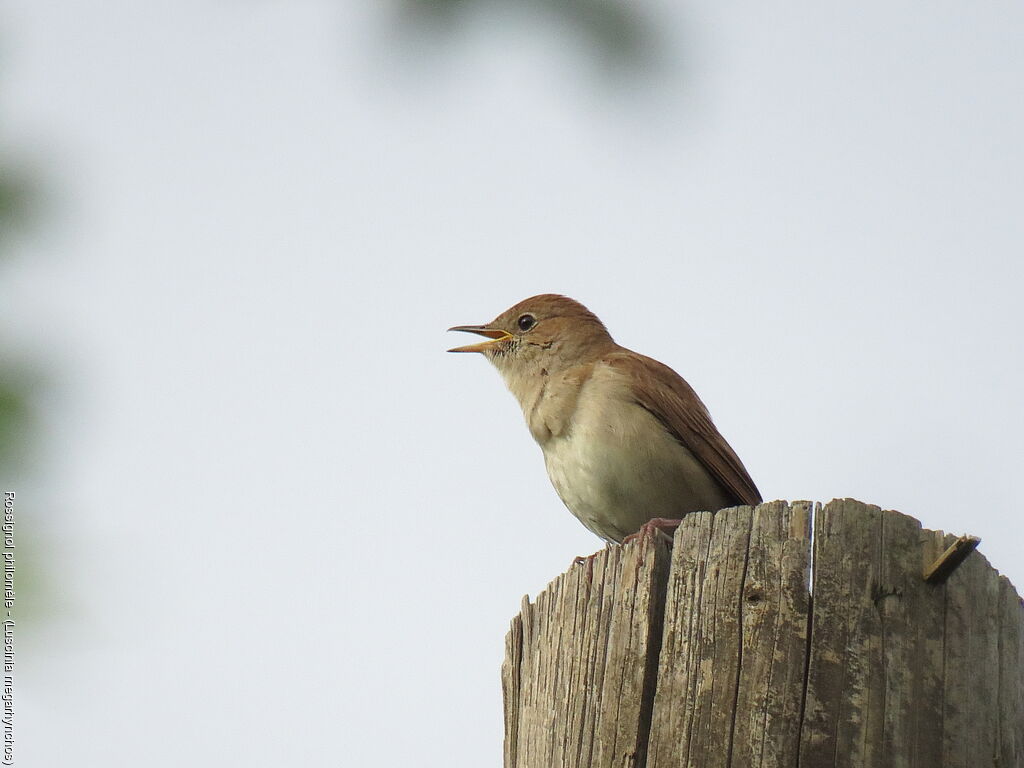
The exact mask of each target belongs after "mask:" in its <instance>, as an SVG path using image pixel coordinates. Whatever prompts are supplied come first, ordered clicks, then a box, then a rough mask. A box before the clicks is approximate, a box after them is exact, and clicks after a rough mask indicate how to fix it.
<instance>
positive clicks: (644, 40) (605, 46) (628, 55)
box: [401, 0, 660, 72]
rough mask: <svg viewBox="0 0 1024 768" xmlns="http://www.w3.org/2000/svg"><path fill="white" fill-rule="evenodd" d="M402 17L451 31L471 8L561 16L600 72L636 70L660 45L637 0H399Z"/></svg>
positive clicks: (653, 25)
mask: <svg viewBox="0 0 1024 768" xmlns="http://www.w3.org/2000/svg"><path fill="white" fill-rule="evenodd" d="M401 2H402V5H401V9H402V14H401V18H402V21H403V22H405V23H406V24H407V25H411V26H413V27H415V28H417V29H433V30H438V31H453V30H455V29H457V28H459V27H461V26H465V23H466V21H467V19H468V15H469V14H470V13H476V12H487V11H488V10H504V9H506V8H508V9H514V10H517V11H520V12H527V13H530V14H531V15H535V16H536V15H539V16H540V17H541V18H540V21H541V22H543V23H549V22H550V21H555V22H561V24H562V25H563V26H565V27H566V28H568V29H570V30H572V31H573V32H575V33H576V34H577V35H578V36H579V37H580V38H582V40H583V41H584V42H585V43H586V44H587V46H588V48H589V49H590V51H591V53H592V54H593V57H594V60H595V61H596V62H597V63H599V64H600V65H601V69H602V70H603V71H605V72H610V71H621V70H634V71H635V70H638V69H639V68H640V65H644V64H649V63H651V62H652V61H653V60H654V59H655V58H656V57H657V53H658V50H659V47H660V45H659V39H658V35H657V29H658V27H657V24H656V23H655V20H654V19H652V18H651V16H650V14H649V11H648V10H647V9H646V8H645V7H644V6H642V5H641V4H639V3H638V2H636V0H401Z"/></svg>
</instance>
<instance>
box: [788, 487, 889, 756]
mask: <svg viewBox="0 0 1024 768" xmlns="http://www.w3.org/2000/svg"><path fill="white" fill-rule="evenodd" d="M881 517H882V511H881V510H880V509H879V508H878V507H874V506H866V505H862V504H859V503H857V502H852V501H850V500H845V499H844V500H839V501H833V502H831V503H829V504H828V505H826V506H825V508H824V509H822V511H821V513H820V514H818V515H816V518H815V526H814V535H815V547H814V585H813V589H814V604H813V609H812V620H811V640H810V643H811V645H810V655H809V661H808V670H807V675H808V678H807V697H806V704H805V708H804V721H803V724H802V728H801V745H800V763H801V764H802V765H813V766H818V765H821V766H832V765H835V766H847V765H849V766H874V765H881V764H882V763H881V755H880V749H881V745H882V719H881V714H882V712H881V704H882V691H883V688H882V684H881V683H882V679H881V674H882V662H883V652H882V640H881V638H882V634H881V629H882V627H881V618H880V616H879V614H878V611H877V609H876V606H875V600H876V599H880V598H881V597H882V595H881V593H880V591H879V587H880V585H881V573H880V571H881V556H880V555H881Z"/></svg>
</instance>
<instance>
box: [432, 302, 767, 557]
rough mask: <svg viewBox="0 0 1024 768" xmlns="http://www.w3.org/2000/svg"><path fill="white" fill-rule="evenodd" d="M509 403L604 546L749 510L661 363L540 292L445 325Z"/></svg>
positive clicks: (749, 486)
mask: <svg viewBox="0 0 1024 768" xmlns="http://www.w3.org/2000/svg"><path fill="white" fill-rule="evenodd" d="M449 330H451V331H468V332H469V333H476V334H479V335H480V336H485V337H487V339H488V340H487V341H483V342H480V343H478V344H470V345H468V346H464V347H456V348H454V349H450V350H448V351H449V352H479V353H481V354H482V355H483V356H484V357H486V358H487V359H488V360H490V361H491V362H492V363H493V364H494V366H495V367H496V368H497V369H498V371H499V372H500V373H501V375H502V377H503V378H504V380H505V383H506V384H507V385H508V388H509V389H510V390H511V391H512V394H513V395H515V398H516V400H518V401H519V405H520V407H521V408H522V409H523V415H524V416H525V417H526V423H527V426H529V428H530V434H532V435H533V438H534V440H536V441H537V443H538V444H539V445H540V447H541V450H542V451H543V452H544V464H545V466H546V467H547V471H548V477H550V478H551V483H552V485H554V486H555V490H556V491H557V492H558V495H559V496H560V497H561V499H562V501H563V502H564V503H565V506H566V507H568V508H569V511H570V512H572V513H573V514H574V515H575V516H576V517H577V518H578V519H579V520H580V522H582V523H583V525H585V526H586V527H587V528H589V529H590V530H591V531H593V532H594V533H596V534H597V535H598V536H600V537H601V538H603V539H605V540H606V541H613V542H620V541H622V540H623V538H625V537H626V536H629V535H630V534H633V533H635V532H636V531H638V530H639V529H640V527H641V526H642V525H644V524H645V523H647V522H648V521H650V520H652V519H656V518H661V519H665V520H678V519H680V518H681V517H683V515H686V514H687V513H689V512H695V511H698V510H710V511H715V510H719V509H722V508H724V507H729V506H735V505H737V504H757V503H759V502H760V501H761V494H760V493H759V492H758V490H757V488H756V486H755V485H754V482H753V481H752V480H751V479H750V476H749V475H748V474H747V470H746V469H745V468H744V466H743V463H742V462H741V461H740V460H739V457H738V456H737V455H736V453H735V451H733V449H732V448H731V447H729V444H728V443H727V442H726V441H725V438H724V437H722V435H721V434H719V432H718V430H717V429H716V428H715V425H714V424H713V423H712V421H711V416H710V414H709V413H708V410H707V408H705V407H704V403H702V402H701V400H700V398H699V397H697V394H696V393H695V392H694V391H693V389H692V388H691V387H690V385H689V384H687V383H686V381H684V380H683V378H682V377H681V376H679V374H677V373H676V372H675V371H673V370H672V369H671V368H669V367H668V366H667V365H663V364H662V363H659V362H658V361H657V360H652V359H651V358H649V357H645V356H644V355H640V354H637V353H636V352H632V351H630V350H628V349H625V348H624V347H620V346H619V345H618V344H616V343H615V342H614V341H613V340H612V337H611V336H610V335H609V333H608V330H607V329H606V328H605V327H604V324H603V323H602V322H601V321H600V320H599V319H598V318H597V316H596V315H594V314H593V313H592V312H590V311H589V310H588V309H587V308H586V307H584V306H583V305H582V304H580V303H579V302H577V301H574V300H572V299H570V298H567V297H565V296H558V295H555V294H543V295H540V296H534V297H532V298H529V299H525V300H524V301H521V302H519V303H518V304H516V305H515V306H514V307H511V308H510V309H507V310H505V311H504V312H502V313H501V314H500V315H498V316H497V317H496V318H495V319H494V320H493V321H492V322H490V323H487V324H486V325H457V326H455V327H454V328H449Z"/></svg>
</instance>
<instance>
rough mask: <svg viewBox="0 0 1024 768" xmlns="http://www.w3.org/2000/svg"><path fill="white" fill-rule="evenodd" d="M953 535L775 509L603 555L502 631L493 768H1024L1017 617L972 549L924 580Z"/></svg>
mask: <svg viewBox="0 0 1024 768" xmlns="http://www.w3.org/2000/svg"><path fill="white" fill-rule="evenodd" d="M812 518H813V522H812ZM812 528H813V530H814V545H813V549H814V551H813V576H812V577H811V581H812V582H813V583H810V584H809V571H810V570H811V569H810V564H811V555H812V553H811V537H810V531H811V529H812ZM955 539H956V537H955V536H946V535H944V534H943V533H942V532H941V531H929V530H925V529H922V528H921V525H920V523H918V521H916V520H914V519H913V518H910V517H907V516H905V515H901V514H899V513H897V512H891V511H882V510H881V509H879V508H878V507H875V506H870V505H866V504H862V503H860V502H856V501H853V500H850V499H844V500H837V501H833V502H831V503H829V504H828V505H826V506H825V507H824V508H823V509H822V508H820V507H816V508H813V509H812V506H811V505H810V504H809V503H806V502H797V503H794V504H792V505H789V504H786V503H784V502H772V503H769V504H762V505H759V506H757V507H755V508H750V507H736V508H732V509H727V510H722V511H720V512H717V513H714V514H712V513H707V512H703V513H695V514H692V515H689V516H687V518H686V519H684V520H683V521H682V524H681V525H680V526H679V529H678V530H677V531H676V535H675V537H674V539H673V541H672V546H671V551H669V550H668V549H667V545H666V540H665V539H659V538H658V537H656V536H646V537H642V538H640V539H639V540H637V541H635V542H631V543H630V544H628V545H626V546H625V547H612V548H611V549H609V550H607V551H604V552H601V553H599V554H597V555H596V556H595V557H594V558H593V559H592V560H591V561H590V563H589V564H588V565H585V566H575V567H573V568H571V569H570V570H569V571H568V572H567V573H565V574H563V575H562V576H560V577H558V578H557V579H556V580H555V581H554V582H552V584H551V585H550V586H549V587H548V589H546V590H545V591H544V592H542V593H541V594H540V595H539V596H538V598H537V600H536V602H535V603H532V604H531V603H530V602H529V601H526V600H524V603H523V608H522V612H521V614H520V615H519V616H518V617H516V619H514V620H513V622H512V626H511V628H510V630H509V634H508V637H507V638H506V657H505V662H504V664H503V666H502V685H503V691H504V696H505V766H506V768H513V767H514V768H554V767H555V766H566V767H568V766H573V767H575V766H580V767H582V766H588V767H591V768H593V767H597V766H601V767H603V766H617V767H619V766H637V767H638V768H639V767H640V766H646V767H647V768H670V767H671V768H677V767H680V766H682V767H688V766H692V767H693V768H696V767H697V766H700V768H715V767H719V766H720V767H721V768H726V767H728V768H740V767H746V766H760V767H761V768H767V767H768V766H779V767H782V766H787V767H788V766H793V768H797V767H799V768H829V767H834V768H835V767H839V766H851V767H852V766H864V767H865V768H875V766H880V767H884V768H888V767H889V766H892V767H893V768H932V767H933V766H948V767H949V768H956V767H958V766H965V767H966V766H972V767H973V766H990V767H991V768H1024V607H1022V603H1021V600H1020V598H1019V597H1018V595H1017V592H1016V591H1015V590H1014V588H1013V585H1012V584H1010V583H1009V581H1007V580H1006V579H1005V578H1004V577H1000V576H999V575H998V573H997V572H996V571H995V569H993V568H992V567H991V566H990V565H989V564H988V562H987V561H986V560H985V558H984V557H983V556H982V555H981V554H980V553H977V552H975V553H973V554H970V555H969V556H968V557H966V558H965V559H964V560H963V562H962V564H960V565H959V566H958V567H957V568H956V569H954V570H953V571H952V572H951V575H950V576H949V578H948V580H946V581H945V582H942V583H928V582H926V581H925V579H924V577H923V574H924V571H925V568H926V567H927V566H928V565H930V564H932V563H934V562H935V560H936V558H938V557H939V556H940V555H941V554H942V553H943V551H944V550H945V549H946V548H947V547H948V546H949V545H950V544H951V543H952V542H953V541H954V540H955ZM812 594H813V598H812Z"/></svg>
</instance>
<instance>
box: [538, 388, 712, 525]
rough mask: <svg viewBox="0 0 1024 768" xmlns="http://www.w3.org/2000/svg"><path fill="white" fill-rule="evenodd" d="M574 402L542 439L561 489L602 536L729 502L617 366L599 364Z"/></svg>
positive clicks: (572, 508)
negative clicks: (561, 424)
mask: <svg viewBox="0 0 1024 768" xmlns="http://www.w3.org/2000/svg"><path fill="white" fill-rule="evenodd" d="M575 406H576V407H575V408H574V409H573V412H572V416H571V419H569V420H568V421H567V423H566V425H565V428H564V429H563V430H562V432H561V434H558V435H554V436H551V437H549V438H548V439H547V440H546V441H540V442H541V447H542V448H543V451H544V462H545V466H546V467H547V471H548V476H549V477H550V478H551V483H552V485H554V487H555V490H556V491H557V492H558V495H559V496H560V497H561V499H562V501H563V502H564V503H565V505H566V506H567V507H568V508H569V510H570V511H571V512H572V513H573V514H574V515H576V517H578V518H579V519H580V521H581V522H582V523H583V524H584V525H585V526H587V528H589V529H590V530H591V531H593V532H594V533H596V534H597V535H598V536H601V537H602V538H605V539H609V540H612V541H621V540H622V539H623V538H624V537H625V536H627V535H628V534H630V533H634V532H635V531H636V530H637V529H638V528H639V527H640V526H641V525H643V523H645V522H647V521H648V520H650V519H651V518H654V517H666V518H672V519H677V518H680V517H682V516H683V515H684V514H686V513H687V512H692V511H695V510H698V509H709V510H717V509H719V508H720V507H722V506H725V504H726V501H725V496H724V494H723V493H722V490H721V488H720V486H719V485H718V483H717V482H716V481H715V479H714V478H713V477H712V476H711V475H710V474H709V473H708V471H707V470H706V469H705V468H704V467H703V466H702V465H701V464H700V462H699V461H697V459H696V458H695V457H694V456H693V454H692V453H691V452H690V451H689V450H687V449H686V448H685V447H684V446H683V445H682V444H680V443H679V442H678V441H677V440H676V439H675V438H674V437H673V436H672V435H671V434H670V433H669V432H668V431H667V430H666V429H665V428H664V426H663V425H662V424H661V422H660V421H658V419H656V418H655V417H654V416H652V415H651V413H650V412H648V411H647V410H645V409H644V408H642V407H640V406H639V405H638V404H636V403H635V402H634V401H633V400H632V398H631V395H630V391H629V389H628V386H625V385H624V383H623V382H622V381H621V380H620V379H619V378H618V377H616V376H615V375H614V373H613V372H611V371H595V374H594V376H593V377H591V379H590V380H589V381H588V382H587V384H586V386H584V387H582V388H581V390H580V392H579V397H578V400H577V402H576V404H575Z"/></svg>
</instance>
